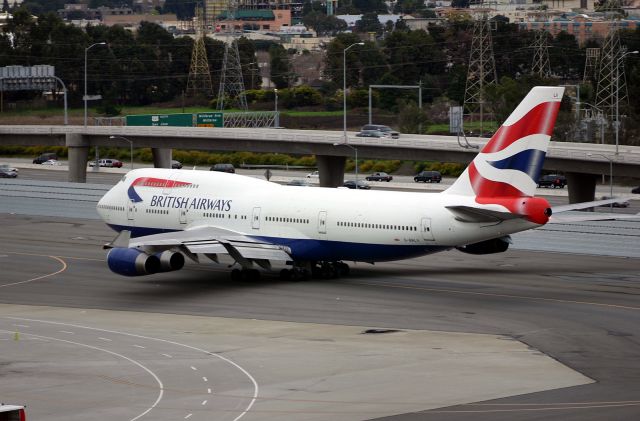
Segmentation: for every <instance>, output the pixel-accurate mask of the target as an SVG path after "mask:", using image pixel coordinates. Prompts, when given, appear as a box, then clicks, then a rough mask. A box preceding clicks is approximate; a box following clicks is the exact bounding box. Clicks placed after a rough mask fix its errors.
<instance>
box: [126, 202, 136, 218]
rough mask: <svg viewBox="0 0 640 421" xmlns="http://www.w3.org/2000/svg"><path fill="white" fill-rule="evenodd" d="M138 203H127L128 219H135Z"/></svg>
mask: <svg viewBox="0 0 640 421" xmlns="http://www.w3.org/2000/svg"><path fill="white" fill-rule="evenodd" d="M135 213H136V205H135V204H134V203H133V202H129V203H127V219H128V220H129V221H133V220H134V219H135Z"/></svg>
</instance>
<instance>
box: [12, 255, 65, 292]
mask: <svg viewBox="0 0 640 421" xmlns="http://www.w3.org/2000/svg"><path fill="white" fill-rule="evenodd" d="M12 254H26V253H12ZM33 256H45V255H44V254H36V255H33ZM46 257H49V258H51V259H55V260H57V261H58V262H60V263H61V264H62V269H60V270H58V271H55V272H52V273H48V274H46V275H42V276H38V277H36V278H31V279H27V280H26V281H18V282H13V283H10V284H4V285H0V288H4V287H10V286H12V285H20V284H26V283H27V282H33V281H38V280H40V279H44V278H49V277H51V276H55V275H57V274H59V273H61V272H64V271H65V270H67V263H66V262H65V261H64V260H62V259H60V258H59V257H56V256H46Z"/></svg>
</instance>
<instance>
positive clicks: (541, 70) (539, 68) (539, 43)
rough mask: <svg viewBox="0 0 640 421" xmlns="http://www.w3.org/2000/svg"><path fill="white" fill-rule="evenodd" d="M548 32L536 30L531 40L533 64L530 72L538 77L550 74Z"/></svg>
mask: <svg viewBox="0 0 640 421" xmlns="http://www.w3.org/2000/svg"><path fill="white" fill-rule="evenodd" d="M548 41H549V34H548V33H547V31H544V30H542V31H536V33H535V40H534V41H533V64H532V66H531V73H533V74H537V75H538V76H540V77H549V76H551V65H550V64H549V43H548Z"/></svg>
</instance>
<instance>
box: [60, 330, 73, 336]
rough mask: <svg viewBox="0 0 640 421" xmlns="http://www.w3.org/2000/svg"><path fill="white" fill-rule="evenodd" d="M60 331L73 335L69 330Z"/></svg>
mask: <svg viewBox="0 0 640 421" xmlns="http://www.w3.org/2000/svg"><path fill="white" fill-rule="evenodd" d="M60 333H66V334H68V335H74V333H73V332H69V331H68V330H61V331H60Z"/></svg>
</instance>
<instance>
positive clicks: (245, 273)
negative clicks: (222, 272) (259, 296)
mask: <svg viewBox="0 0 640 421" xmlns="http://www.w3.org/2000/svg"><path fill="white" fill-rule="evenodd" d="M231 280H232V281H259V280H260V271H259V270H258V269H234V270H232V271H231Z"/></svg>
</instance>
